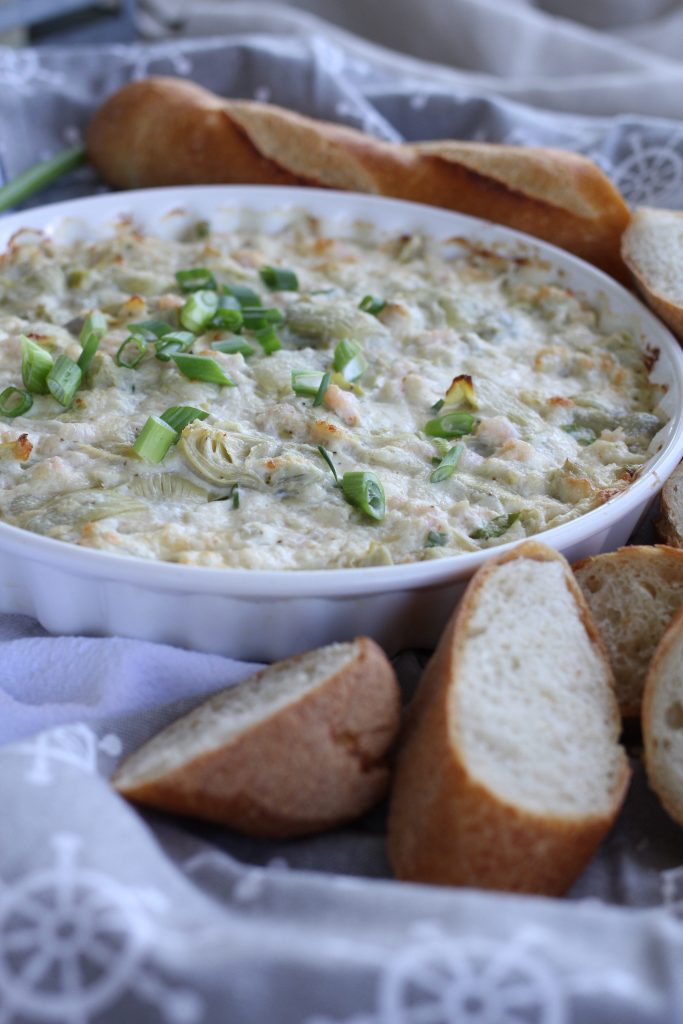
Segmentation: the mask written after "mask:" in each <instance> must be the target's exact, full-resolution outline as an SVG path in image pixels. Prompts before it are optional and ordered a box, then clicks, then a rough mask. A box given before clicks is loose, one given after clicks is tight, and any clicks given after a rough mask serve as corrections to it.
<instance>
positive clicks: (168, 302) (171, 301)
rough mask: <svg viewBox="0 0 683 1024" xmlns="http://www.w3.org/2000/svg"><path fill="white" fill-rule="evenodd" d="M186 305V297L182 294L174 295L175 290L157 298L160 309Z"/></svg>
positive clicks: (178, 307)
mask: <svg viewBox="0 0 683 1024" xmlns="http://www.w3.org/2000/svg"><path fill="white" fill-rule="evenodd" d="M184 305H185V299H184V298H183V296H182V295H174V294H173V292H167V293H166V294H165V295H160V296H159V298H158V299H157V306H158V308H159V309H180V307H181V306H184Z"/></svg>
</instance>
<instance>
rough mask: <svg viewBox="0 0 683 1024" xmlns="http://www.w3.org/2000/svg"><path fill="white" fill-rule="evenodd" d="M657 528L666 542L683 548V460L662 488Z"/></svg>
mask: <svg viewBox="0 0 683 1024" xmlns="http://www.w3.org/2000/svg"><path fill="white" fill-rule="evenodd" d="M655 529H656V531H657V533H658V534H659V537H660V539H661V540H662V541H664V543H665V544H668V545H669V546H670V547H672V548H683V462H682V463H680V464H679V465H678V466H677V467H676V469H675V470H674V471H673V473H672V474H671V476H670V477H669V479H668V480H667V481H666V483H665V484H664V487H663V488H662V500H661V508H660V514H659V518H658V519H657V522H656V523H655Z"/></svg>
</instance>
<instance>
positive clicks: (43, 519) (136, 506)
mask: <svg viewBox="0 0 683 1024" xmlns="http://www.w3.org/2000/svg"><path fill="white" fill-rule="evenodd" d="M145 507H146V506H145V504H144V502H142V501H140V500H139V499H138V498H132V497H131V496H130V495H128V494H123V493H122V492H121V491H119V490H114V489H110V490H93V491H90V490H85V491H69V492H68V493H67V494H58V495H56V496H55V497H54V498H50V499H49V501H46V502H45V503H44V504H42V505H39V506H38V507H37V508H32V509H27V510H26V511H24V512H22V513H21V514H20V515H18V516H17V524H18V525H19V526H22V527H23V528H24V529H26V530H32V531H33V532H34V533H49V532H50V531H51V530H54V529H55V528H57V527H60V526H83V525H84V524H85V523H94V522H96V521H97V520H99V519H108V518H109V517H110V516H124V515H129V514H130V513H131V512H144V510H145Z"/></svg>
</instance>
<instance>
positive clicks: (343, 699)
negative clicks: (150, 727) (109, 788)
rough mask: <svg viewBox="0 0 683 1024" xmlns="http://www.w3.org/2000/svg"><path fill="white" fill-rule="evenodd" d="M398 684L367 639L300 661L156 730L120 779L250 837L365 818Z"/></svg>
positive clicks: (393, 725)
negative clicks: (361, 815)
mask: <svg viewBox="0 0 683 1024" xmlns="http://www.w3.org/2000/svg"><path fill="white" fill-rule="evenodd" d="M399 721H400V693H399V688H398V682H397V679H396V676H395V673H394V670H393V668H392V667H391V664H390V662H389V661H388V660H387V658H386V655H385V654H384V652H383V651H382V650H381V648H380V647H378V645H377V644H376V643H375V642H374V641H373V640H369V639H368V638H366V637H361V638H359V639H357V640H354V641H353V642H352V643H344V644H332V645H330V646H329V647H323V648H321V649H319V650H316V651H311V652H309V653H307V654H302V655H299V656H298V657H295V658H289V659H288V660H287V661H281V662H278V663H276V664H274V665H271V666H270V667H269V668H266V669H264V671H262V672H260V673H259V674H258V675H255V676H252V677H251V678H250V679H248V680H247V681H245V682H243V683H241V684H240V685H238V686H234V687H231V688H230V689H228V690H223V691H221V692H220V693H218V694H216V695H215V696H213V697H212V698H211V699H210V700H209V701H207V702H206V703H204V704H201V705H200V706H199V707H197V708H195V709H194V710H193V711H191V712H190V714H188V715H185V717H183V718H180V719H179V720H178V721H176V722H174V723H173V724H172V725H170V726H168V728H166V729H164V730H163V732H161V733H159V734H158V735H156V736H154V737H153V738H152V739H151V740H149V742H148V743H146V744H145V745H144V746H143V747H142V748H141V749H140V750H138V751H137V752H136V753H134V754H133V755H132V756H131V757H129V758H128V759H127V760H126V761H125V762H124V763H123V764H122V765H121V767H120V768H119V770H118V772H117V773H116V775H115V776H114V778H113V780H112V781H113V784H114V786H115V787H116V788H117V789H118V791H119V792H120V793H122V794H123V796H125V797H127V798H128V799H129V800H133V801H135V802H137V803H141V804H147V805H149V806H150V807H156V808H159V809H161V810H166V811H173V812H176V813H178V814H184V815H188V816H194V817H198V818H203V819H205V820H207V821H213V822H217V823H219V824H223V825H228V826H230V827H232V828H235V829H238V830H240V831H242V832H245V833H247V834H248V835H253V836H263V837H270V838H287V837H289V836H297V835H304V834H306V833H310V832H316V831H319V830H322V829H327V828H332V827H333V826H335V825H339V824H341V823H342V822H344V821H348V820H350V819H352V818H355V817H358V815H360V814H362V813H363V812H364V811H366V810H368V808H370V807H371V806H372V805H373V804H375V803H376V802H377V801H378V800H379V799H380V798H381V797H382V796H383V795H384V793H385V791H386V788H387V785H388V782H389V768H388V764H387V754H388V751H389V748H390V747H391V745H392V743H393V741H394V739H395V737H396V733H397V731H398V727H399Z"/></svg>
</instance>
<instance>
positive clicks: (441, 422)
mask: <svg viewBox="0 0 683 1024" xmlns="http://www.w3.org/2000/svg"><path fill="white" fill-rule="evenodd" d="M473 427H474V416H473V415H472V413H471V412H448V413H446V415H445V416H439V417H437V419H435V420H429V421H428V422H427V423H426V424H425V433H426V434H428V435H429V436H430V437H464V435H465V434H471V433H472V428H473Z"/></svg>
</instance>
